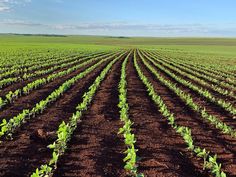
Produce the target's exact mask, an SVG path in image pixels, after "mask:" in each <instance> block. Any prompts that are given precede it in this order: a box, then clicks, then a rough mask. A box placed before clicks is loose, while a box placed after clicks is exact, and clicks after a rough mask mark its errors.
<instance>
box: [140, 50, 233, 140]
mask: <svg viewBox="0 0 236 177" xmlns="http://www.w3.org/2000/svg"><path fill="white" fill-rule="evenodd" d="M138 53H139V52H138ZM139 56H140V57H141V59H142V62H143V63H144V65H145V66H146V67H147V68H148V69H149V70H150V72H151V73H153V75H154V76H155V77H156V78H157V79H158V81H160V82H161V83H162V84H164V85H165V86H166V87H168V88H169V89H170V90H172V91H173V92H174V93H175V94H176V95H178V96H179V97H180V99H181V100H183V102H184V103H185V104H186V106H188V107H189V108H191V109H192V110H193V111H196V112H197V113H198V114H199V115H200V116H201V117H202V118H203V120H206V121H207V122H209V123H211V124H212V125H214V126H215V127H216V128H217V129H219V130H221V131H222V132H223V133H225V134H229V135H231V136H232V137H233V138H236V131H235V130H234V128H232V127H230V126H228V125H227V124H226V123H224V122H222V121H221V120H219V119H218V118H217V117H216V116H213V115H211V114H209V113H208V112H207V111H206V109H205V108H204V107H202V106H201V105H199V104H197V103H196V102H194V101H193V98H192V96H191V95H190V94H188V93H186V92H185V91H183V90H181V89H180V88H179V87H177V86H176V84H175V83H173V82H171V81H169V80H167V79H165V78H163V77H162V76H161V75H160V74H159V73H158V72H157V71H156V70H155V68H154V67H152V66H151V65H150V64H149V63H148V62H147V61H146V60H145V59H144V57H143V56H142V55H141V54H140V53H139ZM147 59H148V58H147ZM148 60H149V61H150V62H152V63H153V64H154V65H155V62H154V61H153V60H152V59H150V58H149V59H148ZM155 66H156V65H155Z"/></svg>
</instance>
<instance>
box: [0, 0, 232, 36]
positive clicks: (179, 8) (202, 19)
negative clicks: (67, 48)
mask: <svg viewBox="0 0 236 177" xmlns="http://www.w3.org/2000/svg"><path fill="white" fill-rule="evenodd" d="M0 33H33V34H79V35H109V36H155V37H158V36H160V37H236V1H235V0H224V1H223V0H175V1H174V0H165V1H163V0H0Z"/></svg>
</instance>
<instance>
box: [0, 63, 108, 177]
mask: <svg viewBox="0 0 236 177" xmlns="http://www.w3.org/2000/svg"><path fill="white" fill-rule="evenodd" d="M107 63H108V62H105V63H104V64H102V65H100V66H99V67H98V68H97V69H95V70H94V71H93V72H92V73H90V74H88V75H87V76H86V77H85V78H83V79H81V80H80V81H79V82H78V83H77V84H76V85H74V86H73V87H72V88H71V89H70V90H68V91H67V92H66V93H65V94H64V95H63V96H62V97H61V98H60V99H59V100H58V101H57V102H55V103H54V104H52V105H50V106H49V107H48V109H47V110H46V111H45V112H44V113H43V114H42V115H41V116H38V117H36V118H35V119H32V120H30V121H29V122H28V123H26V124H25V125H23V126H22V127H21V129H20V130H18V132H17V133H16V134H15V135H14V137H13V138H14V140H13V141H9V140H8V141H6V140H4V143H2V144H0V164H1V165H0V176H4V177H13V176H14V177H18V176H19V177H22V176H29V175H30V174H31V173H32V172H33V171H35V169H36V168H37V167H39V166H40V165H41V164H44V163H47V162H48V161H49V159H50V158H51V154H52V153H51V152H50V150H49V149H48V148H47V145H48V144H50V143H52V142H43V141H38V140H36V139H32V138H31V137H32V135H33V134H34V132H35V130H38V129H42V130H44V131H45V132H50V131H56V130H57V129H58V126H59V124H60V123H61V122H62V121H63V120H64V121H66V120H68V118H70V117H71V116H72V114H73V113H74V112H75V108H76V106H77V105H78V103H80V102H81V101H82V96H83V94H84V92H85V91H86V90H87V89H88V87H89V86H90V85H91V84H92V82H93V81H94V80H95V78H96V76H97V75H98V74H99V73H100V72H101V70H102V69H103V68H104V67H105V65H106V64H107ZM6 154H7V156H6Z"/></svg>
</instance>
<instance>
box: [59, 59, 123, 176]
mask: <svg viewBox="0 0 236 177" xmlns="http://www.w3.org/2000/svg"><path fill="white" fill-rule="evenodd" d="M121 64H122V60H119V61H118V62H117V63H115V64H114V66H113V68H112V69H111V71H110V72H109V73H108V77H106V79H105V80H104V81H103V82H102V84H101V86H100V88H99V90H98V91H97V93H96V95H95V97H94V100H93V102H92V104H91V106H90V108H89V110H88V111H87V113H85V114H84V116H83V117H82V122H81V123H80V124H79V126H78V127H77V130H76V131H75V132H74V136H73V138H72V140H71V142H70V143H69V144H70V145H69V148H68V151H67V152H66V153H65V155H64V156H63V158H62V159H61V160H60V162H59V166H58V170H57V171H56V173H55V177H62V176H63V177H72V176H83V177H85V176H107V177H112V176H119V177H122V176H125V175H126V174H125V171H124V167H123V166H124V163H123V161H122V159H123V158H124V157H123V152H124V151H125V146H124V143H123V139H122V137H120V136H118V135H117V133H118V131H119V128H120V127H121V126H122V124H121V122H120V118H119V117H120V116H119V109H118V107H117V105H118V103H119V99H118V90H117V89H118V84H119V79H120V70H121Z"/></svg>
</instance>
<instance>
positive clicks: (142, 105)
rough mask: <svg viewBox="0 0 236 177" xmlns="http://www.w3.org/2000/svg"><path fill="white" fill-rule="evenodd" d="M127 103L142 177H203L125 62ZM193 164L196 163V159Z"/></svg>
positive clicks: (130, 65)
mask: <svg viewBox="0 0 236 177" xmlns="http://www.w3.org/2000/svg"><path fill="white" fill-rule="evenodd" d="M127 81H128V86H127V87H128V103H129V106H130V112H129V114H130V118H131V120H132V121H133V122H134V125H133V132H134V134H135V136H136V139H137V142H136V145H137V149H138V150H139V151H138V155H139V156H140V157H141V160H140V162H139V168H138V169H139V170H140V172H142V173H144V174H145V175H146V176H153V177H154V176H160V177H167V176H170V177H174V176H178V177H184V176H186V177H189V176H191V177H194V176H206V175H204V174H203V173H202V172H201V169H200V168H199V167H198V166H200V165H198V166H197V165H196V164H194V160H196V159H193V158H191V155H190V154H189V153H188V152H186V145H185V143H184V142H183V140H182V138H181V137H180V136H179V135H178V134H177V133H176V132H175V131H174V130H173V129H172V128H171V127H170V126H169V125H168V123H167V120H165V118H164V117H163V116H162V115H161V114H160V113H159V111H158V108H157V107H156V106H155V105H154V103H153V102H152V101H151V100H150V99H149V96H148V94H147V91H146V88H145V86H144V85H143V83H142V81H141V80H139V78H138V75H137V73H136V71H135V68H134V66H133V61H132V62H131V61H129V63H128V68H127ZM196 161H197V160H196Z"/></svg>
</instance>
